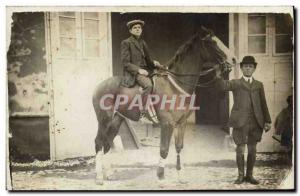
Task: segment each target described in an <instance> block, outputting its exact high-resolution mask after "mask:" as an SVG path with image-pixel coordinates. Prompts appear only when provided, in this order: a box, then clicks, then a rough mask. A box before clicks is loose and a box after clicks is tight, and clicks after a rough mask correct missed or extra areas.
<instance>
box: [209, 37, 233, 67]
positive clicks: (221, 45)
mask: <svg viewBox="0 0 300 196" xmlns="http://www.w3.org/2000/svg"><path fill="white" fill-rule="evenodd" d="M211 39H212V40H214V41H215V42H216V43H217V46H218V47H219V48H220V49H221V50H222V51H223V52H224V53H225V55H226V56H227V60H228V63H230V64H232V65H233V64H235V62H233V61H234V60H233V59H236V57H235V55H234V54H233V53H232V51H230V50H229V48H227V47H226V46H225V44H224V43H223V42H222V41H221V40H220V39H219V38H217V37H216V36H213V37H212V38H211Z"/></svg>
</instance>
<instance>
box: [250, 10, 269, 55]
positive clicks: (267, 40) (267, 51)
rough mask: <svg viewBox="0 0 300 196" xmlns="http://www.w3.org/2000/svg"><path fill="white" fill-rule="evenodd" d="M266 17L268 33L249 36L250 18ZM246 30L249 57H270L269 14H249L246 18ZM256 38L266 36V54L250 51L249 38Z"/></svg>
mask: <svg viewBox="0 0 300 196" xmlns="http://www.w3.org/2000/svg"><path fill="white" fill-rule="evenodd" d="M250 15H251V16H264V17H265V20H266V21H265V22H266V27H265V28H266V33H265V34H249V29H248V25H249V16H250ZM245 28H246V35H247V37H246V39H247V40H246V43H247V44H246V51H247V54H249V55H253V56H268V55H269V47H268V46H269V39H268V37H269V32H268V15H267V14H259V13H258V14H247V17H246V25H245ZM255 36H265V38H266V42H265V46H266V47H265V52H264V53H252V52H250V51H249V37H255Z"/></svg>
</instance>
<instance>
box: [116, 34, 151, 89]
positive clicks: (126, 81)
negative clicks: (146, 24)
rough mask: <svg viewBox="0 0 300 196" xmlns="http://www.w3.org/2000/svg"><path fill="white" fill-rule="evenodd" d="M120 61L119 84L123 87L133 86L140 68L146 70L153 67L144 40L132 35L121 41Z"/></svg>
mask: <svg viewBox="0 0 300 196" xmlns="http://www.w3.org/2000/svg"><path fill="white" fill-rule="evenodd" d="M121 62H122V65H123V67H124V73H123V74H124V77H123V79H122V83H121V85H122V86H125V87H132V86H134V84H135V80H136V75H137V74H138V70H139V69H140V68H143V69H147V70H148V71H151V70H153V69H154V63H153V61H152V60H151V58H150V55H149V50H148V46H147V44H146V42H145V41H144V40H142V39H140V40H139V41H138V40H137V39H136V38H134V37H133V36H131V37H129V38H127V39H125V40H123V41H122V43H121Z"/></svg>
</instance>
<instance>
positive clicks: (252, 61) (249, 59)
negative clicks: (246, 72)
mask: <svg viewBox="0 0 300 196" xmlns="http://www.w3.org/2000/svg"><path fill="white" fill-rule="evenodd" d="M243 64H253V65H254V66H255V68H256V65H257V62H256V61H255V58H254V57H253V56H245V57H244V58H243V60H242V62H241V63H240V66H241V67H242V66H243Z"/></svg>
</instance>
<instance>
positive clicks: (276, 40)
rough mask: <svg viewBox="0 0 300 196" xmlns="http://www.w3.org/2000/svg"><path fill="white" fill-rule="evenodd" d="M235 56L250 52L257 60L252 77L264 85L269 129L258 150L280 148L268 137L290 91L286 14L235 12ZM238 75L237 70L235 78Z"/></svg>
mask: <svg viewBox="0 0 300 196" xmlns="http://www.w3.org/2000/svg"><path fill="white" fill-rule="evenodd" d="M238 25H239V30H240V31H239V36H238V37H239V42H238V48H239V54H240V55H239V59H240V60H241V59H242V58H243V56H245V55H253V56H254V57H255V59H256V61H257V63H258V65H257V68H256V71H255V73H254V75H253V76H254V78H255V79H257V80H259V81H261V82H262V83H263V85H264V89H265V95H266V100H267V104H268V108H269V112H270V115H271V119H272V129H271V130H270V131H269V132H268V133H266V134H263V138H262V141H261V142H260V143H259V145H258V150H259V151H264V152H273V151H280V150H281V146H280V143H278V142H277V141H275V140H273V139H272V135H273V134H274V122H275V119H276V116H277V115H278V113H279V112H280V111H281V110H282V109H283V108H284V107H286V106H287V103H286V98H287V97H288V96H289V95H291V94H292V93H293V60H292V52H293V44H292V43H293V19H292V17H291V15H289V14H265V13H259V14H258V13H253V14H239V23H238ZM241 76H242V73H241V72H240V75H239V77H241Z"/></svg>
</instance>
